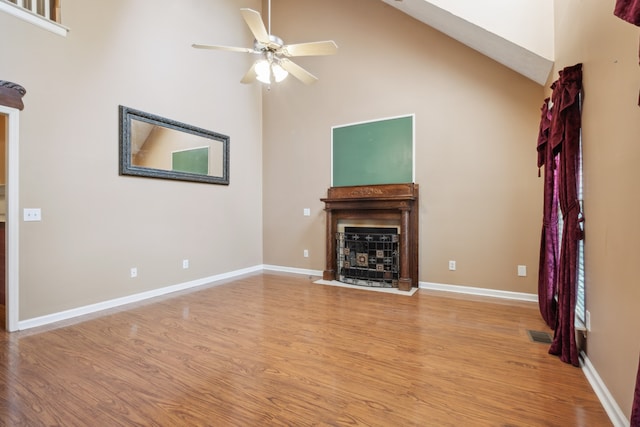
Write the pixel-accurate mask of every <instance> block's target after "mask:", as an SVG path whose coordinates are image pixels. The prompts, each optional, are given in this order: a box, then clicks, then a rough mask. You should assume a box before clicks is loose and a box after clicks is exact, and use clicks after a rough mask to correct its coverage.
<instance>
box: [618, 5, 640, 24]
mask: <svg viewBox="0 0 640 427" xmlns="http://www.w3.org/2000/svg"><path fill="white" fill-rule="evenodd" d="M613 14H614V15H616V16H617V17H618V18H620V19H624V20H625V21H627V22H631V23H632V24H635V25H640V0H617V1H616V8H615V9H614V10H613Z"/></svg>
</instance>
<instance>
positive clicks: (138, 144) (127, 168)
mask: <svg viewBox="0 0 640 427" xmlns="http://www.w3.org/2000/svg"><path fill="white" fill-rule="evenodd" d="M120 174H121V175H137V176H147V177H152V178H167V179H177V180H185V181H196V182H208V183H212V184H229V137H228V136H226V135H221V134H218V133H215V132H211V131H208V130H204V129H200V128H196V127H194V126H190V125H186V124H184V123H179V122H176V121H174V120H170V119H165V118H163V117H159V116H155V115H152V114H149V113H144V112H142V111H137V110H133V109H131V108H128V107H124V106H120Z"/></svg>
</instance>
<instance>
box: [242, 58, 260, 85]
mask: <svg viewBox="0 0 640 427" xmlns="http://www.w3.org/2000/svg"><path fill="white" fill-rule="evenodd" d="M256 77H258V74H257V73H256V63H255V62H254V63H253V65H252V66H251V68H249V71H247V73H246V74H245V75H244V77H242V79H241V80H240V83H245V84H249V83H253V82H255V81H256Z"/></svg>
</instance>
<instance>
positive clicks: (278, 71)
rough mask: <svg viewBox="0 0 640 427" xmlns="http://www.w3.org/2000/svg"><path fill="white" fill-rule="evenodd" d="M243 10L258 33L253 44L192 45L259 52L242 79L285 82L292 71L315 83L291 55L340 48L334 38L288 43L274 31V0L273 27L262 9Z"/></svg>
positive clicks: (296, 76)
mask: <svg viewBox="0 0 640 427" xmlns="http://www.w3.org/2000/svg"><path fill="white" fill-rule="evenodd" d="M240 13H241V14H242V17H243V18H244V20H245V22H246V23H247V25H248V26H249V29H250V30H251V32H252V33H253V36H254V37H255V41H254V43H253V48H248V47H247V48H245V47H231V46H218V45H204V44H192V45H191V46H193V47H195V48H197V49H215V50H227V51H231V52H244V53H252V54H256V55H259V56H260V58H259V59H258V60H256V61H255V62H254V63H253V65H252V66H251V68H250V69H249V71H247V73H246V74H245V75H244V77H242V79H241V80H240V82H241V83H253V82H255V81H256V80H258V81H260V82H262V83H265V84H268V85H270V84H271V83H273V82H274V81H275V82H281V81H282V80H284V79H285V78H286V77H287V75H289V74H291V75H293V76H294V77H295V78H297V79H298V80H300V81H301V82H303V83H305V84H311V83H314V82H316V81H317V80H318V78H317V77H316V76H314V75H313V74H311V73H310V72H308V71H307V70H305V69H304V68H302V67H301V66H299V65H298V64H296V63H295V62H293V61H291V60H290V59H289V58H290V57H294V56H320V55H333V54H335V53H336V52H337V51H338V46H337V45H336V44H335V42H334V41H333V40H326V41H318V42H309V43H297V44H289V45H287V44H284V42H283V41H282V39H281V38H280V37H278V36H275V35H273V34H271V0H269V31H267V29H266V28H265V25H264V23H263V22H262V17H261V16H260V13H259V12H256V11H255V10H253V9H248V8H242V9H240Z"/></svg>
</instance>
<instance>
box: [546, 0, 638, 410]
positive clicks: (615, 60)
mask: <svg viewBox="0 0 640 427" xmlns="http://www.w3.org/2000/svg"><path fill="white" fill-rule="evenodd" d="M614 4H615V2H614V1H612V0H610V1H601V0H590V1H581V0H567V1H562V2H556V7H555V9H556V10H555V15H556V47H555V51H556V68H555V70H554V79H555V78H556V77H555V76H557V71H558V70H560V69H562V68H563V67H565V66H570V65H574V64H576V63H579V62H582V63H583V78H584V92H585V94H584V106H583V116H582V117H583V125H582V131H583V152H584V205H585V218H586V221H585V233H586V239H585V269H586V277H585V281H586V285H585V286H586V304H587V309H588V310H589V311H590V313H591V331H590V332H589V334H588V342H587V349H588V356H589V359H590V360H591V361H592V363H593V365H594V367H595V368H596V370H597V371H598V374H599V375H600V376H601V377H602V379H603V381H604V382H605V384H606V386H607V388H608V389H609V391H610V392H611V393H612V395H613V397H614V398H615V399H616V401H617V403H618V405H619V406H620V407H621V409H622V410H623V411H624V412H625V415H626V417H627V418H628V417H629V416H630V413H631V404H632V399H633V387H634V383H635V378H636V376H635V374H636V370H637V367H638V354H639V353H640V336H639V335H638V332H637V330H636V329H637V326H638V325H640V306H639V301H640V286H638V272H637V270H636V267H637V266H638V259H639V257H640V249H638V243H637V242H638V240H640V226H638V211H639V210H640V193H639V192H638V183H639V182H640V168H638V164H640V145H639V144H638V139H639V137H640V107H638V105H637V104H638V90H640V67H638V27H635V26H633V25H631V24H628V23H626V22H624V21H622V20H620V19H618V18H616V17H615V16H614V15H613V7H614ZM569 23H570V25H569Z"/></svg>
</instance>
